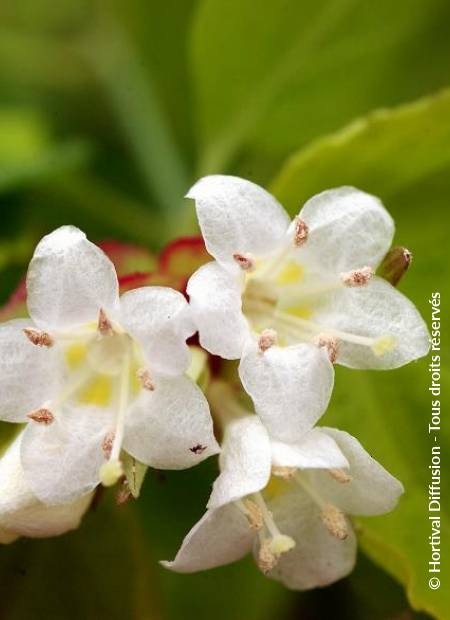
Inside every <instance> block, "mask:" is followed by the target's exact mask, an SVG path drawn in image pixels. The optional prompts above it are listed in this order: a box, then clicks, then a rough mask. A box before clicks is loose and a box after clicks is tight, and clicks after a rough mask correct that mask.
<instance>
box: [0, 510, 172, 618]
mask: <svg viewBox="0 0 450 620" xmlns="http://www.w3.org/2000/svg"><path fill="white" fill-rule="evenodd" d="M153 565H154V561H153V560H152V559H151V558H150V557H149V555H148V549H146V547H145V542H144V540H143V538H142V535H141V532H140V528H139V525H138V523H137V521H136V518H135V515H134V512H133V510H132V506H131V505H127V506H125V507H122V508H115V509H114V508H112V507H111V505H110V502H109V501H105V499H103V500H102V502H101V505H100V506H98V507H97V509H95V511H94V512H91V513H89V514H88V515H86V517H85V518H84V523H83V525H82V527H81V529H79V530H78V531H76V532H73V533H70V534H66V535H64V536H62V537H59V538H53V539H48V540H27V539H21V540H19V541H17V542H15V543H13V544H12V545H9V546H7V547H2V548H1V553H0V580H1V584H2V587H1V609H2V616H3V617H5V618H8V620H26V619H27V618H33V619H35V620H47V619H55V620H56V619H57V618H64V619H65V620H72V619H73V620H79V619H80V618H83V619H86V620H97V619H98V618H109V619H110V620H119V619H122V618H136V620H153V619H157V618H160V617H161V615H160V612H159V600H158V597H157V596H156V595H155V589H154V583H155V577H154V575H153V574H152V572H151V569H152V566H153Z"/></svg>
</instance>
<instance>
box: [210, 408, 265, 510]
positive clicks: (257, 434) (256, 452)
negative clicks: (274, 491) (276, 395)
mask: <svg viewBox="0 0 450 620" xmlns="http://www.w3.org/2000/svg"><path fill="white" fill-rule="evenodd" d="M270 470H271V452H270V440H269V436H268V434H267V431H266V429H265V428H264V426H263V424H262V422H261V420H260V419H259V418H258V416H256V415H249V416H244V417H242V418H235V419H233V420H231V421H230V422H229V423H228V424H227V427H226V430H225V435H224V439H223V442H222V451H221V454H220V471H221V473H220V476H219V477H218V478H217V480H216V481H215V482H214V486H213V490H212V493H211V497H210V498H209V502H208V508H219V507H220V506H223V505H224V504H227V503H229V502H233V501H235V500H237V499H241V498H242V497H245V496H246V495H249V494H250V493H256V492H257V491H260V490H261V489H263V488H264V487H265V486H266V484H267V483H268V482H269V479H270Z"/></svg>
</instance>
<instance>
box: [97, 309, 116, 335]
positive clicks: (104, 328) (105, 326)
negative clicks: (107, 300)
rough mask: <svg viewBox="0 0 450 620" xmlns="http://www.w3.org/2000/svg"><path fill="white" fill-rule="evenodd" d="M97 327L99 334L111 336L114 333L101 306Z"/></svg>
mask: <svg viewBox="0 0 450 620" xmlns="http://www.w3.org/2000/svg"><path fill="white" fill-rule="evenodd" d="M97 329H98V332H99V334H100V335H101V336H112V335H113V333H114V330H113V326H112V323H111V321H110V320H109V319H108V317H107V316H106V312H105V311H104V310H103V308H100V311H99V313H98V324H97Z"/></svg>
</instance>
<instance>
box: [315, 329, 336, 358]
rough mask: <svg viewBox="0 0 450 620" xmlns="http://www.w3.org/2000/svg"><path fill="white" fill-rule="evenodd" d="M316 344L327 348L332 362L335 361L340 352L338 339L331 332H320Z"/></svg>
mask: <svg viewBox="0 0 450 620" xmlns="http://www.w3.org/2000/svg"><path fill="white" fill-rule="evenodd" d="M316 344H317V346H318V347H321V348H323V349H326V351H327V353H328V359H329V360H330V362H331V363H332V364H334V363H335V361H336V357H337V352H338V341H337V339H336V338H334V337H333V336H332V335H331V334H325V333H322V334H319V335H318V336H317V338H316Z"/></svg>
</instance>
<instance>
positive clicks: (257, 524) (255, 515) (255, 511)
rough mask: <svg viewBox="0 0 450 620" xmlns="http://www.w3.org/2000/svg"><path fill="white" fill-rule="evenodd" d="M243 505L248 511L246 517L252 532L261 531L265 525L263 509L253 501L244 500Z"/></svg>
mask: <svg viewBox="0 0 450 620" xmlns="http://www.w3.org/2000/svg"><path fill="white" fill-rule="evenodd" d="M243 504H244V506H245V509H246V511H247V512H246V513H245V516H246V517H247V519H248V523H249V525H250V528H251V529H252V530H260V529H261V528H262V526H263V525H264V518H263V514H262V512H261V508H260V507H259V506H258V505H257V504H255V502H254V501H252V500H251V499H244V501H243Z"/></svg>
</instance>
